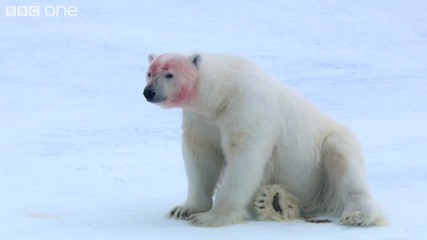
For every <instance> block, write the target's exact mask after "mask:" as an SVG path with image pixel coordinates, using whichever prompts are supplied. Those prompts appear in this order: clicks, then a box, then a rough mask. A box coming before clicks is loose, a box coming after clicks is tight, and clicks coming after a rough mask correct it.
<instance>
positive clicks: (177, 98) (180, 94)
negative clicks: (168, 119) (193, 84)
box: [171, 86, 189, 105]
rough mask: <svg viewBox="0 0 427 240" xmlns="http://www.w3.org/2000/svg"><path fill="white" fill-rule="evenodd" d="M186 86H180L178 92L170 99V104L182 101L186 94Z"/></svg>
mask: <svg viewBox="0 0 427 240" xmlns="http://www.w3.org/2000/svg"><path fill="white" fill-rule="evenodd" d="M188 92H189V91H188V88H187V87H186V86H181V88H180V90H179V92H177V93H176V94H175V95H174V96H173V99H172V101H171V103H172V104H174V105H176V104H179V103H181V102H182V101H184V100H185V99H186V98H187V96H188Z"/></svg>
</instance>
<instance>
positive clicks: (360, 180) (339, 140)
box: [321, 127, 386, 226]
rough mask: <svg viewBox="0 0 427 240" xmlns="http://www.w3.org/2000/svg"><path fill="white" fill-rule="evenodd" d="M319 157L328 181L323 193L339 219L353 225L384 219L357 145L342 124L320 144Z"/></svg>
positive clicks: (381, 222)
mask: <svg viewBox="0 0 427 240" xmlns="http://www.w3.org/2000/svg"><path fill="white" fill-rule="evenodd" d="M321 158H322V159H321V161H322V164H323V168H324V169H323V170H324V171H325V173H326V178H327V181H328V183H327V184H328V186H329V188H328V191H331V192H329V193H326V194H325V196H329V197H331V198H330V199H326V201H325V203H326V202H328V203H327V204H328V205H329V206H327V208H328V210H330V211H338V212H341V213H342V215H341V218H340V223H342V224H344V225H353V226H369V225H383V224H385V223H386V221H385V219H384V217H383V215H382V213H381V211H380V209H379V207H378V206H377V204H376V203H375V201H374V199H373V198H372V196H371V193H370V191H369V188H368V184H367V180H366V175H365V170H364V163H363V156H362V153H361V149H360V146H359V144H358V142H357V140H356V139H355V137H353V135H352V134H351V132H350V131H349V130H348V129H346V128H344V127H341V128H338V129H336V130H335V131H333V132H332V133H330V134H329V135H328V136H327V137H326V139H325V140H324V142H323V144H322V150H321Z"/></svg>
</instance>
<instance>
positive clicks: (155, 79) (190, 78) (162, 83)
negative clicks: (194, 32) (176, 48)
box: [144, 54, 200, 108]
mask: <svg viewBox="0 0 427 240" xmlns="http://www.w3.org/2000/svg"><path fill="white" fill-rule="evenodd" d="M192 58H195V60H194V59H192ZM199 58H200V56H199V55H193V56H192V57H186V56H182V55H175V54H162V55H159V56H157V57H154V56H152V55H150V56H149V61H150V67H149V68H148V71H147V86H146V87H145V89H144V96H145V98H146V99H147V101H149V102H151V103H156V104H159V105H160V106H162V107H165V108H172V107H183V106H184V105H185V104H186V103H188V102H189V101H190V100H191V99H192V98H193V97H194V95H195V89H196V83H197V82H196V75H197V63H198V62H197V61H199ZM196 60H197V61H196Z"/></svg>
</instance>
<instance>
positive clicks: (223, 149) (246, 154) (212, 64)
mask: <svg viewBox="0 0 427 240" xmlns="http://www.w3.org/2000/svg"><path fill="white" fill-rule="evenodd" d="M148 59H149V62H150V66H149V68H148V71H147V86H146V87H145V89H144V96H145V97H146V99H147V101H149V102H151V103H155V104H157V105H159V106H161V107H163V108H173V107H178V108H182V109H183V126H182V128H183V134H182V153H183V158H184V163H185V170H186V173H187V178H188V195H187V200H186V201H185V202H184V203H183V204H182V205H179V206H177V207H174V208H172V210H170V212H169V213H168V216H169V217H171V218H176V219H186V220H189V221H190V223H191V224H193V225H196V226H207V227H218V226H224V225H230V224H235V223H239V222H241V221H244V220H248V219H253V218H256V214H257V211H256V210H254V209H256V208H258V214H259V211H260V210H261V211H262V209H264V207H265V206H267V207H268V205H269V206H270V209H274V210H276V211H277V212H279V210H280V213H282V212H283V211H285V212H286V215H287V216H288V218H289V219H292V218H295V217H298V216H299V211H301V214H302V215H303V216H310V215H311V216H313V215H315V214H321V213H332V214H335V215H336V216H338V217H339V221H340V223H342V224H345V225H354V226H368V225H380V224H384V223H385V219H384V217H383V215H382V213H381V211H380V209H379V207H378V206H377V204H376V202H375V201H374V199H373V197H372V194H371V192H370V190H369V188H368V184H367V179H366V174H365V170H364V163H363V156H362V153H361V148H360V146H359V144H358V142H357V140H356V138H355V137H354V136H353V134H352V133H351V132H350V131H349V129H347V128H346V127H345V126H343V125H340V124H338V123H337V122H335V121H334V120H332V119H331V118H329V117H328V116H326V115H325V114H323V113H322V112H320V111H319V110H317V109H316V108H315V107H314V106H313V105H312V104H310V103H309V102H308V101H307V100H306V99H305V98H303V97H302V96H300V95H298V94H296V93H295V92H294V91H292V90H290V89H289V88H288V87H287V86H285V85H284V84H282V83H281V82H279V81H277V80H275V79H274V78H272V77H270V76H269V75H268V74H266V73H265V72H264V71H263V70H261V69H260V68H259V67H258V66H257V65H256V64H254V63H253V62H251V61H249V60H247V59H244V58H241V57H238V56H232V55H222V54H210V53H195V54H191V55H190V54H189V55H185V54H172V53H168V54H162V55H159V56H155V55H152V54H151V55H149V57H148ZM217 185H219V187H218V189H217V192H216V194H215V201H213V196H214V192H215V189H216V187H217ZM266 186H267V187H266ZM268 186H270V188H269V187H268ZM271 186H272V187H271ZM278 186H280V187H278ZM260 189H261V193H260V192H259V191H260ZM262 189H263V190H262ZM257 194H258V195H257ZM260 194H261V195H260ZM268 195H270V196H268ZM279 197H281V198H282V199H278V198H279ZM260 199H261V200H260ZM279 200H280V201H279ZM254 201H255V204H254ZM265 201H270V202H268V203H265ZM271 201H273V202H271ZM274 201H275V202H274ZM260 203H261V205H262V206H261V207H260V205H259V204H260ZM263 204H266V205H263ZM271 207H273V208H271ZM295 207H296V208H297V209H298V210H296V211H295V212H292V209H294V208H295ZM267 214H268V213H267ZM266 218H268V216H267V217H266ZM270 218H272V219H274V217H270ZM279 218H280V217H279ZM282 219H286V217H285V218H282Z"/></svg>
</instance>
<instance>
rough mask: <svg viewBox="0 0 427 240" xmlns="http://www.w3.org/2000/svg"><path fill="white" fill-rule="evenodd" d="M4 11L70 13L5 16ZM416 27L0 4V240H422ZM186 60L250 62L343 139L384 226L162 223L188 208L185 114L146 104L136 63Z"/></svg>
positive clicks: (354, 19) (272, 5) (424, 134)
mask: <svg viewBox="0 0 427 240" xmlns="http://www.w3.org/2000/svg"><path fill="white" fill-rule="evenodd" d="M11 5H12V6H16V5H27V6H28V5H29V6H41V7H42V8H43V7H45V6H48V5H53V6H57V5H66V6H70V5H74V6H76V7H77V8H78V14H77V16H75V17H63V16H58V17H47V16H39V17H10V16H6V15H5V14H4V12H5V11H4V9H5V7H6V6H11ZM2 12H3V13H2ZM426 12H427V2H425V1H423V0H407V1H398V0H376V1H369V0H360V1H350V0H342V1H334V0H325V1H315V0H300V1H279V0H276V1H272V0H263V1H260V0H259V1H258V0H251V1H244V0H236V1H227V0H217V1H191V0H182V1H172V0H164V1H138V0H130V1H112V0H109V1H100V0H98V1H84V0H62V1H61V0H52V1H41V0H33V1H28V0H27V1H25V0H16V1H15V0H4V1H1V2H0V18H1V20H0V29H1V31H0V39H1V40H0V163H1V167H0V239H5V240H6V239H7V240H13V239H19V240H25V239H44V240H47V239H64V240H65V239H189V238H194V239H202V238H203V239H344V238H346V239H424V238H425V236H426V234H427V229H426V227H425V223H424V216H425V215H426V213H427V212H426V210H425V208H424V206H423V204H425V203H426V202H427V188H426V186H427V185H426V184H427V162H426V159H425V154H424V151H425V149H427V127H426V119H427V15H426V14H425V13H426ZM194 50H197V51H208V52H227V53H235V54H239V55H242V56H246V57H249V58H251V59H253V60H254V61H256V62H257V63H258V64H259V65H261V66H262V67H263V68H264V69H265V70H266V71H268V72H269V73H271V74H272V75H273V76H275V77H277V78H278V79H280V80H282V81H284V82H286V84H288V85H290V86H291V87H293V88H294V89H296V90H297V91H299V92H300V93H301V94H303V95H305V96H306V97H307V98H309V99H310V100H311V101H312V102H314V103H315V104H316V105H317V106H318V107H319V108H320V109H322V110H323V111H325V112H327V113H328V114H330V115H331V116H333V117H334V118H336V119H337V120H339V121H340V122H343V123H345V124H346V125H348V126H350V127H351V128H352V129H353V131H354V133H355V134H356V135H357V136H358V137H359V139H360V141H361V144H362V146H363V149H364V152H365V157H366V167H367V173H368V178H369V182H370V185H371V187H372V190H373V192H374V194H375V196H376V198H377V200H378V201H379V202H380V204H381V205H382V208H383V210H384V212H385V213H386V214H387V216H388V217H389V219H390V222H391V224H390V225H389V226H386V227H373V228H352V227H345V226H340V225H337V224H335V223H330V224H310V223H305V222H303V221H293V222H287V223H278V222H247V223H244V224H240V225H233V226H229V227H223V228H215V229H209V228H196V227H192V226H190V225H189V224H188V222H185V221H177V220H171V219H168V218H166V217H165V213H166V212H167V211H168V210H169V209H170V208H172V207H173V206H175V205H177V204H179V203H181V202H182V201H184V200H185V195H186V184H187V183H186V176H185V172H184V168H183V162H182V157H181V152H180V111H179V110H178V109H173V110H164V109H160V108H158V107H156V106H154V105H152V104H149V103H147V102H146V101H145V99H144V97H143V96H142V89H143V87H144V85H145V80H144V74H145V69H146V68H147V65H148V63H147V60H146V58H147V55H148V54H149V53H152V52H153V53H162V52H170V51H173V52H188V51H194Z"/></svg>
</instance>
